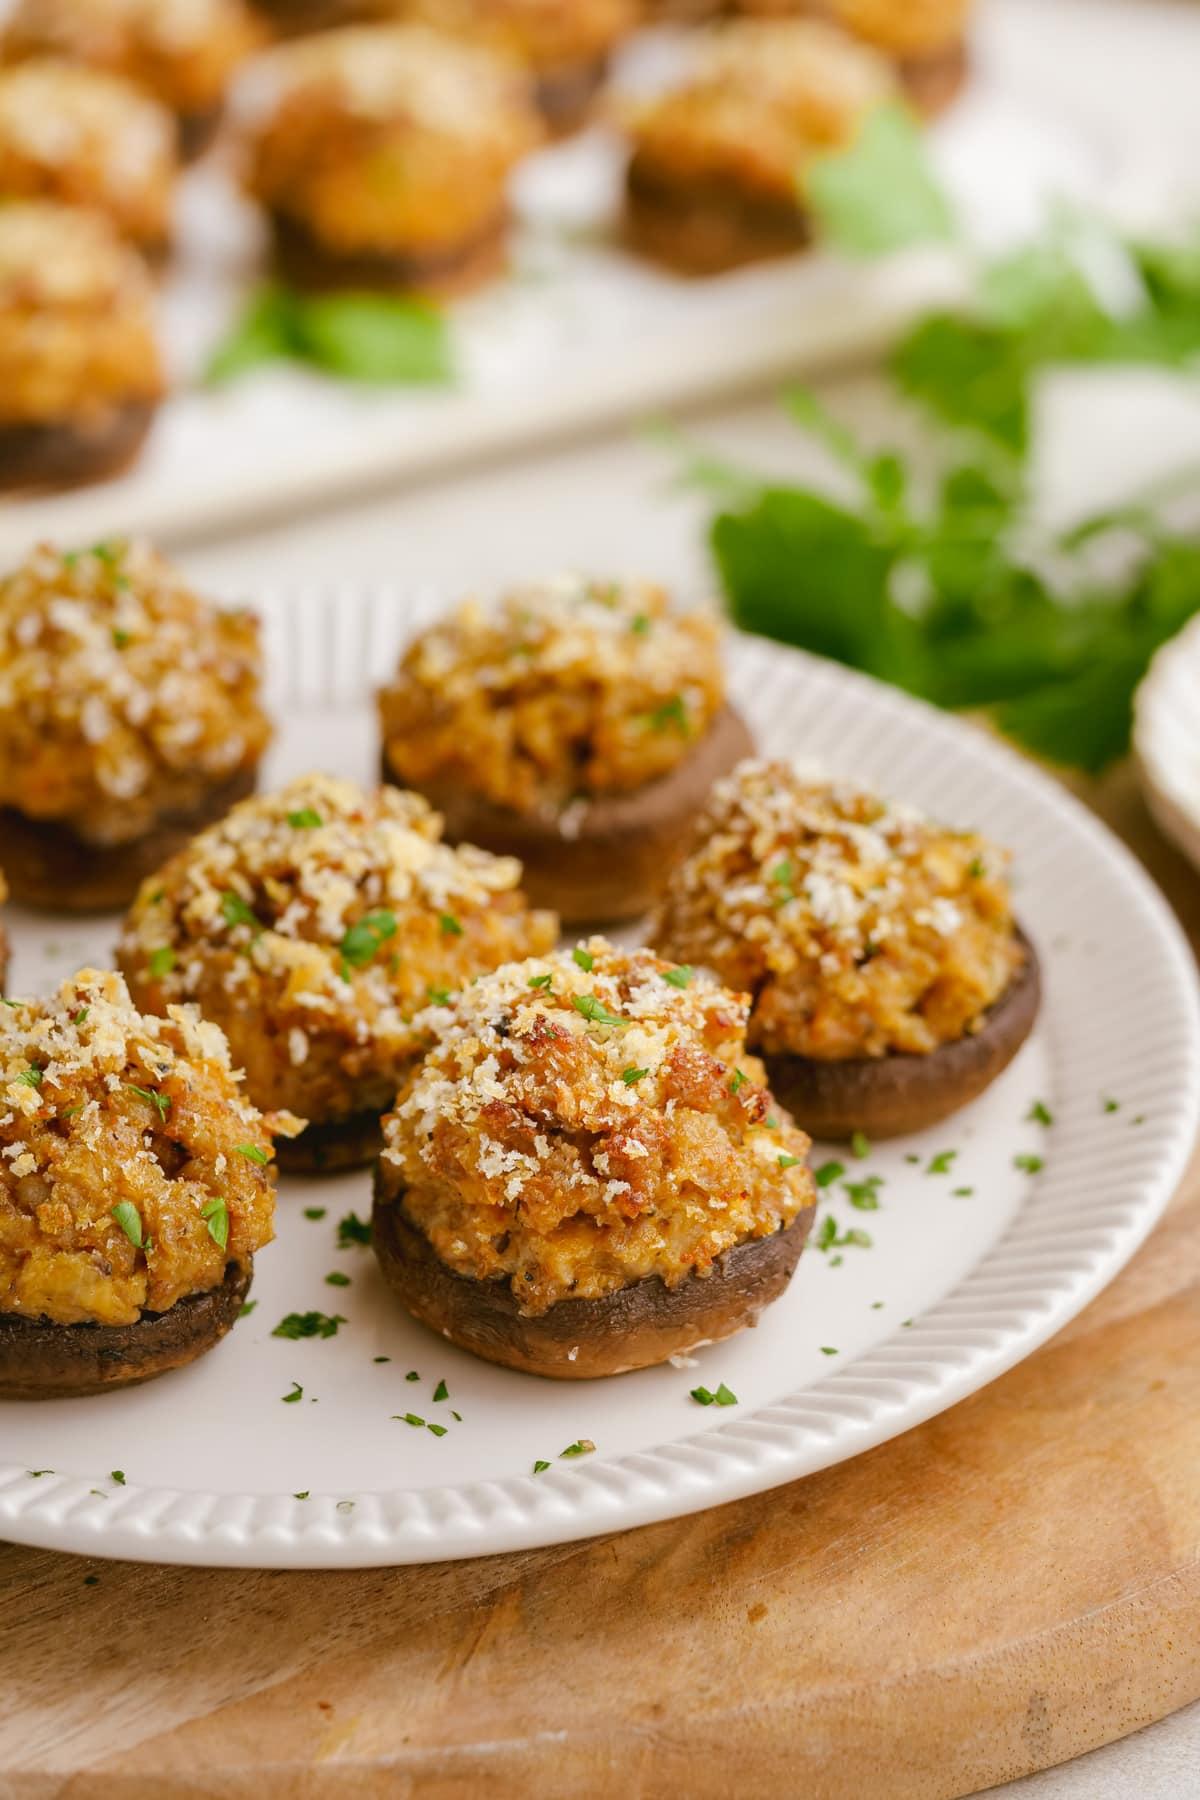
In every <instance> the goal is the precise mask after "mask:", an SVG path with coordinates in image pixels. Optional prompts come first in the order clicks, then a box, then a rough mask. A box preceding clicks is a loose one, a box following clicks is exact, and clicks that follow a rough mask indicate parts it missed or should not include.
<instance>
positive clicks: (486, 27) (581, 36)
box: [372, 0, 641, 68]
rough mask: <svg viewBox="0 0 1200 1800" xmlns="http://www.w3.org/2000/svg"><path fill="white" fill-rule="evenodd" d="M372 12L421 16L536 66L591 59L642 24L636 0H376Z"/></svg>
mask: <svg viewBox="0 0 1200 1800" xmlns="http://www.w3.org/2000/svg"><path fill="white" fill-rule="evenodd" d="M372 10H373V11H375V12H377V13H380V14H382V15H383V16H385V17H394V16H396V15H397V14H400V15H401V16H403V17H406V18H417V19H421V20H423V21H424V22H425V23H426V24H428V25H431V26H432V27H433V28H434V29H435V30H437V31H442V32H451V33H453V34H454V35H455V36H462V37H468V38H473V39H475V40H476V41H478V42H481V43H487V44H491V45H493V46H495V47H496V48H498V49H501V50H504V51H506V52H508V53H509V54H510V55H514V56H517V57H520V58H521V59H522V60H523V61H526V62H529V63H531V64H532V65H533V66H534V67H535V68H547V67H553V66H554V65H556V64H560V63H564V62H567V63H583V62H589V61H592V60H594V59H595V58H596V57H599V56H603V55H605V54H606V52H608V51H609V50H611V49H612V48H613V47H614V46H615V45H616V44H618V43H619V42H620V41H621V39H622V38H624V37H626V36H627V35H628V34H629V33H630V32H631V31H633V30H634V29H635V27H636V26H637V25H638V24H639V23H640V22H641V20H640V13H639V7H638V5H637V0H373V5H372Z"/></svg>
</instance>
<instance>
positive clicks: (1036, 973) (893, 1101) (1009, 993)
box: [763, 932, 1041, 1139]
mask: <svg viewBox="0 0 1200 1800" xmlns="http://www.w3.org/2000/svg"><path fill="white" fill-rule="evenodd" d="M1019 936H1020V938H1021V942H1022V944H1023V946H1024V949H1025V962H1024V965H1023V967H1022V968H1021V970H1020V972H1019V974H1018V975H1017V976H1016V978H1015V979H1014V980H1013V981H1012V982H1011V983H1010V984H1009V986H1008V988H1007V989H1006V990H1005V992H1004V993H1003V994H1002V995H1001V996H1000V999H999V1000H997V1002H996V1004H995V1005H994V1006H993V1007H992V1008H991V1009H990V1010H989V1011H988V1012H987V1013H986V1014H985V1015H984V1023H983V1025H982V1027H981V1029H980V1030H979V1031H977V1032H975V1033H973V1034H972V1035H971V1036H970V1037H962V1038H958V1039H957V1040H956V1041H955V1042H954V1043H951V1044H943V1045H941V1047H940V1048H939V1049H937V1050H931V1051H930V1052H929V1053H928V1054H927V1055H925V1056H906V1055H891V1056H877V1057H859V1058H855V1059H854V1060H852V1061H847V1062H819V1061H816V1060H815V1059H813V1058H810V1057H804V1056H771V1055H763V1061H764V1062H765V1064H766V1066H767V1074H768V1076H769V1078H770V1083H771V1091H772V1093H774V1094H775V1096H776V1097H777V1099H778V1100H779V1101H780V1102H781V1104H782V1105H784V1106H786V1107H787V1108H788V1110H789V1112H791V1113H793V1114H794V1115H795V1118H796V1121H797V1123H798V1124H800V1125H801V1126H803V1128H804V1130H805V1131H807V1132H810V1133H811V1134H812V1136H813V1137H815V1138H834V1139H845V1138H850V1137H853V1135H854V1133H855V1132H856V1131H861V1132H863V1133H865V1135H866V1136H867V1137H869V1138H891V1137H903V1136H904V1135H906V1134H907V1133H908V1132H911V1131H923V1130H924V1129H925V1128H926V1126H929V1125H936V1124H937V1122H938V1120H939V1119H945V1118H947V1117H949V1115H950V1114H951V1113H954V1112H957V1111H958V1110H959V1108H960V1107H963V1106H966V1105H967V1104H968V1103H969V1102H970V1101H972V1100H976V1099H978V1097H979V1095H980V1094H982V1093H983V1091H984V1089H985V1088H987V1087H990V1086H991V1084H992V1082H993V1081H995V1079H996V1077H997V1076H998V1075H1000V1074H1002V1073H1003V1071H1004V1070H1005V1069H1006V1068H1007V1067H1008V1065H1009V1063H1010V1062H1011V1061H1012V1059H1013V1057H1014V1056H1015V1055H1016V1054H1017V1051H1018V1050H1019V1049H1020V1048H1021V1045H1022V1044H1023V1043H1024V1042H1025V1040H1026V1038H1027V1037H1028V1036H1029V1033H1030V1032H1031V1031H1032V1029H1033V1025H1034V1021H1035V1019H1036V1018H1037V1013H1038V1006H1039V1003H1040V1001H1041V971H1040V968H1039V965H1038V958H1037V952H1036V951H1035V950H1034V947H1033V945H1032V944H1031V943H1030V941H1029V939H1028V938H1027V937H1026V936H1025V934H1024V932H1021V933H1019Z"/></svg>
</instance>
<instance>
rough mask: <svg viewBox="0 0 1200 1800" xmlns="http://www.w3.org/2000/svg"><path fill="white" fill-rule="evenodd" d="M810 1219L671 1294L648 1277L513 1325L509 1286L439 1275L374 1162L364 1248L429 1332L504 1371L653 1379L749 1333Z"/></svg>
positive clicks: (749, 1245)
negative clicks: (704, 1347) (649, 1374)
mask: <svg viewBox="0 0 1200 1800" xmlns="http://www.w3.org/2000/svg"><path fill="white" fill-rule="evenodd" d="M815 1213H816V1208H815V1207H807V1208H805V1210H804V1211H803V1212H802V1213H800V1214H798V1216H797V1217H796V1218H795V1219H794V1220H793V1222H792V1223H791V1225H789V1226H788V1227H787V1228H786V1229H785V1230H782V1231H777V1232H775V1233H774V1234H773V1235H772V1236H771V1237H765V1238H750V1239H747V1240H746V1242H744V1243H741V1244H736V1245H735V1246H734V1247H733V1249H732V1250H727V1251H725V1252H724V1254H723V1255H721V1256H719V1257H718V1258H717V1260H716V1262H715V1263H714V1264H713V1267H712V1272H711V1274H709V1275H707V1276H703V1277H701V1276H697V1275H693V1276H691V1277H689V1278H688V1279H687V1280H685V1281H683V1282H681V1283H680V1285H679V1286H678V1287H676V1288H669V1287H667V1286H666V1285H665V1284H664V1283H663V1282H662V1281H661V1280H660V1279H659V1277H658V1276H657V1275H652V1276H650V1277H648V1278H647V1279H646V1280H644V1281H636V1282H633V1283H631V1284H630V1285H629V1286H628V1287H624V1288H620V1289H619V1290H618V1291H617V1292H616V1293H615V1294H609V1295H607V1296H606V1297H605V1298H604V1299H602V1300H560V1301H559V1302H558V1304H557V1306H552V1307H551V1308H550V1310H549V1311H548V1312H546V1313H543V1314H541V1316H540V1317H538V1318H533V1319H527V1318H524V1317H522V1315H521V1313H520V1312H519V1311H518V1309H517V1303H516V1301H515V1300H514V1299H513V1294H512V1289H511V1287H510V1286H509V1284H508V1282H507V1281H475V1280H473V1279H471V1278H470V1277H468V1276H464V1275H456V1274H455V1273H454V1271H453V1270H452V1269H448V1268H447V1267H446V1265H445V1263H443V1262H442V1261H441V1259H440V1257H439V1256H438V1255H437V1253H436V1251H435V1250H434V1249H433V1246H432V1245H431V1244H430V1242H429V1239H428V1238H427V1237H426V1236H425V1234H424V1232H423V1231H420V1230H418V1229H417V1227H416V1226H415V1225H414V1224H413V1223H412V1221H411V1220H410V1219H409V1217H408V1215H407V1213H406V1212H405V1210H404V1195H403V1190H402V1188H401V1187H400V1184H399V1179H398V1177H397V1178H395V1181H394V1186H393V1175H392V1172H391V1171H390V1170H389V1168H388V1165H387V1164H385V1163H382V1162H381V1163H380V1164H379V1168H378V1171H377V1173H376V1177H375V1208H374V1213H373V1215H372V1217H373V1229H372V1240H371V1241H372V1244H373V1246H374V1250H375V1254H376V1256H377V1257H378V1259H379V1266H380V1269H381V1270H382V1271H383V1277H384V1280H385V1281H386V1282H387V1284H388V1286H389V1287H390V1288H391V1290H392V1292H393V1293H394V1294H395V1295H396V1297H397V1299H398V1300H399V1301H400V1303H401V1305H402V1306H403V1307H404V1308H405V1309H406V1311H408V1312H410V1313H411V1314H412V1316H413V1317H414V1318H415V1319H419V1320H420V1322H421V1324H422V1325H427V1326H428V1327H429V1329H430V1330H431V1331H436V1332H438V1333H439V1335H440V1336H442V1337H444V1338H448V1339H449V1340H450V1342H451V1343H452V1344H457V1345H458V1346H459V1348H460V1349H462V1350H469V1351H470V1352H471V1353H472V1355H474V1356H480V1357H482V1358H483V1359H484V1361H485V1362H493V1363H500V1364H501V1365H502V1366H503V1367H504V1368H506V1369H519V1370H521V1372H522V1373H523V1374H526V1375H547V1376H550V1377H551V1378H552V1379H554V1380H556V1381H589V1380H592V1379H593V1378H594V1377H596V1376H600V1375H624V1374H627V1373H628V1372H629V1371H630V1370H632V1369H648V1368H651V1367H653V1365H655V1364H656V1363H662V1362H666V1361H667V1359H668V1357H671V1356H675V1355H679V1354H684V1353H686V1352H687V1351H689V1350H694V1349H696V1348H697V1347H698V1346H699V1345H701V1344H709V1343H717V1342H719V1341H720V1339H722V1338H727V1337H732V1336H733V1335H734V1333H735V1332H738V1331H744V1330H745V1329H746V1327H747V1326H750V1325H756V1324H757V1323H758V1318H759V1315H760V1313H761V1312H762V1311H763V1309H764V1307H767V1306H770V1304H771V1302H772V1301H773V1300H778V1298H779V1296H780V1294H782V1293H783V1291H784V1289H785V1288H786V1287H787V1285H788V1282H789V1281H790V1280H791V1278H792V1274H793V1271H794V1270H795V1267H796V1264H797V1262H798V1261H799V1259H800V1252H801V1250H802V1249H803V1248H804V1240H805V1239H806V1238H807V1236H808V1234H809V1232H810V1231H811V1229H812V1222H813V1217H814V1215H815Z"/></svg>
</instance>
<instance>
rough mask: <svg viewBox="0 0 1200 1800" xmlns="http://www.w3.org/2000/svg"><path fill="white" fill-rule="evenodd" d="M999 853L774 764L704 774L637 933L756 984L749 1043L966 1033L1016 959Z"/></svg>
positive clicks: (798, 1045)
mask: <svg viewBox="0 0 1200 1800" xmlns="http://www.w3.org/2000/svg"><path fill="white" fill-rule="evenodd" d="M1007 866H1008V857H1007V855H1006V854H1005V853H1004V852H1002V851H1000V850H997V849H996V848H995V847H994V846H993V845H991V844H989V843H988V842H987V841H986V840H985V839H984V838H981V837H977V836H976V835H975V834H974V833H973V832H965V831H951V830H948V829H947V828H946V827H944V826H941V825H937V824H934V823H933V822H931V821H930V820H928V819H926V818H924V817H923V816H922V815H921V814H920V813H918V812H917V811H916V810H915V809H914V808H912V807H909V806H900V805H895V804H889V803H888V802H887V801H885V800H881V799H879V798H878V797H877V796H876V795H874V794H870V793H867V792H866V791H865V790H864V789H862V788H859V787H855V786H853V785H851V784H850V783H846V782H837V783H830V782H826V781H821V780H818V779H815V778H812V777H808V776H805V775H803V774H801V773H799V772H798V771H797V770H795V769H794V768H792V767H790V766H789V765H788V764H786V763H768V762H757V761H750V762H744V763H742V764H740V765H739V767H738V768H737V769H736V770H735V771H734V773H733V774H732V775H730V776H729V777H728V778H727V779H725V780H723V781H720V782H718V783H717V785H716V787H715V788H714V789H713V791H712V794H711V796H710V798H709V801H708V804H707V806H706V808H705V810H704V812H703V813H702V815H701V817H700V818H699V819H698V820H697V823H696V826H695V833H694V838H693V846H692V849H691V851H690V853H689V855H688V856H687V857H686V858H685V860H684V862H683V863H682V865H681V866H680V867H679V868H678V869H677V870H676V871H675V874H674V876H673V878H672V883H671V891H670V893H669V895H668V897H667V899H666V900H665V901H664V902H663V904H662V906H661V908H660V911H659V914H658V917H657V919H656V920H655V922H654V924H653V927H652V930H651V934H650V936H651V941H652V942H653V943H654V944H655V945H656V946H657V948H658V949H659V950H661V951H662V953H663V955H665V956H677V957H680V958H681V959H686V960H688V961H691V962H696V963H701V964H704V965H706V966H707V967H709V968H712V969H714V970H715V971H716V972H717V974H718V975H719V976H720V977H721V979H722V980H723V981H727V982H728V983H729V984H730V985H731V986H735V987H741V988H746V989H747V990H748V991H749V992H750V993H752V994H753V995H754V1010H753V1014H752V1017H751V1022H750V1042H751V1043H752V1044H753V1046H754V1047H755V1049H757V1050H762V1051H764V1052H766V1053H769V1054H791V1055H796V1056H809V1057H817V1058H822V1059H828V1060H833V1061H839V1060H844V1059H847V1058H851V1057H863V1056H884V1055H886V1054H888V1053H889V1052H891V1051H907V1052H917V1053H922V1052H925V1051H929V1050H935V1049H937V1047H938V1045H939V1044H945V1043H950V1042H953V1041H954V1040H955V1039H957V1038H960V1037H962V1036H964V1035H965V1034H967V1033H969V1032H972V1031H975V1030H977V1029H978V1028H979V1026H980V1024H981V1023H982V1019H983V1014H984V1013H985V1012H986V1011H987V1009H988V1007H990V1006H991V1005H992V1004H993V1003H994V1002H995V1001H996V1000H998V999H999V998H1000V996H1001V994H1003V992H1004V991H1005V989H1006V988H1007V987H1008V986H1009V984H1010V983H1011V981H1012V979H1013V977H1014V975H1015V974H1016V973H1017V971H1018V970H1019V969H1020V967H1021V966H1022V963H1023V961H1024V951H1023V949H1022V947H1021V943H1020V940H1019V939H1018V937H1017V936H1016V930H1015V926H1014V922H1013V915H1012V904H1011V897H1010V894H1009V889H1008V884H1007V880H1006V870H1007Z"/></svg>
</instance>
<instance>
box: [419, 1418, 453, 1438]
mask: <svg viewBox="0 0 1200 1800" xmlns="http://www.w3.org/2000/svg"><path fill="white" fill-rule="evenodd" d="M425 1429H426V1431H432V1433H433V1435H434V1437H445V1435H446V1433H447V1432H448V1431H449V1429H450V1427H449V1426H448V1425H435V1424H434V1422H433V1420H432V1419H429V1420H428V1421H427V1422H426V1425H425Z"/></svg>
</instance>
